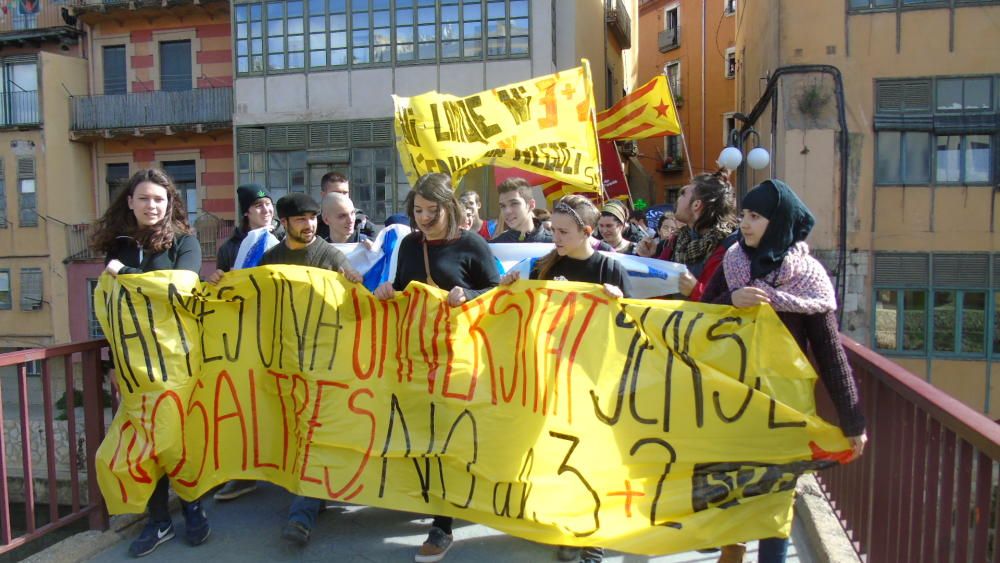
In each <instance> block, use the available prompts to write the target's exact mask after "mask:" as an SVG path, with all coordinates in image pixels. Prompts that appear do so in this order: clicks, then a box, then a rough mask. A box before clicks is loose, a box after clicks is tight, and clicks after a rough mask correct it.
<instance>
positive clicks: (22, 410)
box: [0, 340, 108, 554]
mask: <svg viewBox="0 0 1000 563" xmlns="http://www.w3.org/2000/svg"><path fill="white" fill-rule="evenodd" d="M107 347H108V343H107V341H106V340H91V341H88V342H81V343H76V344H66V345H62V346H53V347H50V348H36V349H31V350H21V351H18V352H9V353H6V354H0V371H6V372H7V373H6V374H5V375H4V376H3V377H2V378H0V382H3V383H7V384H8V385H9V381H10V375H11V374H10V373H9V372H10V371H11V369H13V371H14V378H15V379H16V380H17V394H16V399H17V400H16V403H17V406H18V408H17V411H18V412H17V415H16V416H15V417H11V418H12V419H13V420H14V421H15V424H14V425H12V426H13V428H12V430H16V429H18V427H19V430H20V432H16V431H12V432H11V433H10V435H9V436H8V433H7V431H6V429H7V426H8V425H7V424H4V425H3V428H2V429H0V554H3V553H6V552H9V551H11V550H13V549H15V548H18V547H20V546H22V545H24V544H25V543H27V542H29V541H31V540H33V539H36V538H39V537H41V536H43V535H45V534H48V533H50V532H52V531H54V530H57V529H59V528H62V527H64V526H67V525H69V524H71V523H73V522H76V521H77V520H79V519H81V518H83V517H85V516H86V517H88V518H89V525H90V528H91V529H101V530H103V529H106V528H107V526H108V514H107V511H106V510H105V507H104V500H103V498H102V497H101V492H100V489H98V486H97V479H96V473H95V472H94V457H95V455H96V453H97V447H98V446H99V445H100V443H101V440H102V439H103V438H104V431H105V425H104V407H105V405H103V402H104V401H103V399H102V393H103V382H104V372H103V369H102V361H101V355H102V351H103V350H104V349H107ZM60 360H61V361H60ZM31 362H37V363H40V365H41V370H40V371H41V373H40V380H41V381H40V383H41V389H40V390H39V389H37V386H36V385H33V384H32V383H33V382H31V379H34V378H33V377H32V378H30V379H29V376H28V366H29V363H31ZM58 364H61V366H59V365H58ZM34 365H37V364H34ZM60 367H61V370H62V372H63V374H62V377H63V381H62V383H64V389H65V390H66V393H65V408H66V415H67V416H66V422H65V425H66V428H65V442H66V446H67V459H66V460H64V461H65V463H62V464H61V465H62V466H63V467H65V469H66V472H65V473H67V474H68V475H64V476H63V477H64V478H63V479H60V475H59V471H58V468H57V465H60V464H59V461H58V460H57V450H58V449H59V448H58V447H57V444H56V440H57V432H56V424H57V421H56V419H55V412H54V411H55V409H54V404H55V401H54V400H53V388H54V386H55V385H54V384H55V383H57V380H56V378H57V377H58V375H53V372H54V371H55V372H58V371H59V368H60ZM77 371H79V376H80V377H79V378H78V377H76V376H77ZM77 379H80V380H81V385H82V390H83V425H84V428H83V437H84V443H85V446H84V450H85V451H84V452H80V451H77V450H78V448H79V446H78V433H79V429H78V428H77V424H78V421H77V416H76V410H75V409H76V406H77V405H76V398H75V396H74V395H75V389H76V386H75V385H74V382H75V381H76V380H77ZM3 383H0V385H2V384H3ZM32 387H35V388H36V389H34V391H35V392H29V388H32ZM0 391H7V395H6V396H7V398H8V401H0V421H4V422H6V421H7V420H8V419H7V418H6V417H7V416H9V414H8V413H4V412H3V407H4V403H6V404H11V403H12V402H13V401H10V400H9V399H10V397H11V390H9V389H8V390H4V389H0ZM2 395H3V393H0V396H2ZM39 395H40V396H39ZM39 401H40V403H41V411H42V412H41V414H42V419H41V422H42V425H43V429H44V431H43V432H41V433H42V434H44V444H45V446H44V450H45V476H46V477H47V479H46V481H47V483H48V487H47V495H46V496H47V497H48V498H47V501H48V502H47V504H48V522H47V523H46V524H43V525H41V526H38V525H37V524H36V514H35V509H36V500H37V498H36V491H35V486H34V484H35V480H36V478H38V477H39V472H38V471H36V470H37V469H38V468H36V467H35V462H34V461H33V459H32V452H33V444H32V436H33V434H35V432H34V431H33V429H32V425H31V421H32V419H33V418H35V419H37V416H33V415H37V414H38V413H37V412H32V410H33V409H32V407H33V404H34V409H35V410H36V411H37V408H38V402H39ZM58 424H60V425H61V424H62V423H61V421H59V422H58ZM8 440H20V442H21V443H20V444H19V445H20V447H19V448H17V447H16V445H12V444H8V443H7V442H8ZM9 445H11V446H14V448H13V449H14V450H15V451H16V450H20V453H21V460H20V465H21V469H22V471H23V474H22V477H23V482H24V487H23V504H24V525H23V528H24V529H23V530H15V529H14V526H13V525H12V522H13V521H12V514H11V501H12V495H11V493H12V491H11V488H12V487H11V484H12V480H11V477H12V473H14V472H13V471H12V469H13V468H12V467H10V465H9V464H8V461H9V460H8V454H9V451H8V446H9ZM81 456H84V458H83V459H85V460H86V471H85V475H84V477H85V478H86V482H85V484H84V485H83V486H84V487H85V491H83V492H85V495H86V498H83V494H81V492H82V491H81V471H80V468H79V461H80V458H81ZM15 477H16V476H15ZM66 477H68V484H69V489H70V490H69V492H68V494H61V493H60V481H62V483H63V485H65V483H66V481H67V479H66ZM42 506H44V505H42ZM60 509H62V510H60Z"/></svg>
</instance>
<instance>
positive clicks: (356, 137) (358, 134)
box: [351, 119, 395, 147]
mask: <svg viewBox="0 0 1000 563" xmlns="http://www.w3.org/2000/svg"><path fill="white" fill-rule="evenodd" d="M394 138H395V132H394V130H393V126H392V120H391V119H377V120H376V119H361V120H358V121H352V122H351V146H352V147H361V146H387V145H392V144H393V140H394Z"/></svg>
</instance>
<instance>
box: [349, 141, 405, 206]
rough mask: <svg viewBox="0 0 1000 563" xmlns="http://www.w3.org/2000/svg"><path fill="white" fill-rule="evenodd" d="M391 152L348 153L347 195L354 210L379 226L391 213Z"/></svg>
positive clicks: (367, 150) (362, 150)
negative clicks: (362, 212) (348, 187)
mask: <svg viewBox="0 0 1000 563" xmlns="http://www.w3.org/2000/svg"><path fill="white" fill-rule="evenodd" d="M394 156H395V155H394V153H393V149H391V148H388V147H387V148H374V149H354V150H353V151H351V176H350V179H351V195H352V197H353V199H354V206H355V207H357V208H358V209H361V210H364V212H365V213H366V214H367V215H368V216H370V217H371V218H372V219H373V220H374V221H377V222H382V221H384V220H385V218H386V217H388V216H389V215H392V213H393V211H394V210H395V205H394V197H393V193H392V192H393V182H392V170H393V168H394V167H395V159H394Z"/></svg>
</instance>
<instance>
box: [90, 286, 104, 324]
mask: <svg viewBox="0 0 1000 563" xmlns="http://www.w3.org/2000/svg"><path fill="white" fill-rule="evenodd" d="M95 291H97V280H96V279H89V280H87V296H88V298H87V305H88V307H87V309H88V311H87V313H88V314H87V335H88V336H89V337H91V338H104V331H103V330H101V323H100V322H98V320H97V312H96V311H97V308H96V307H95V306H94V292H95Z"/></svg>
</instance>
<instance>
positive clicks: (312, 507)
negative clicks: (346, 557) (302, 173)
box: [260, 193, 362, 546]
mask: <svg viewBox="0 0 1000 563" xmlns="http://www.w3.org/2000/svg"><path fill="white" fill-rule="evenodd" d="M277 208H278V220H279V221H281V226H282V227H284V228H285V240H283V241H282V242H281V243H279V244H277V245H275V246H274V247H273V248H271V250H268V251H267V253H265V254H264V258H262V259H261V261H260V265H261V266H267V265H278V264H292V265H297V266H311V267H313V268H323V269H327V270H333V271H335V272H340V273H341V274H343V275H344V277H346V278H347V279H348V280H350V281H352V282H356V283H361V281H362V277H361V274H359V273H358V272H357V271H355V270H354V269H353V268H351V265H350V263H349V262H348V261H347V257H346V256H344V253H343V252H341V251H339V250H337V248H336V247H334V246H333V245H332V244H329V243H327V242H326V241H324V240H322V239H320V238H319V237H318V236H316V228H317V219H316V216H317V215H318V214H319V212H320V207H319V205H317V204H316V202H315V201H314V200H313V198H311V197H309V196H308V195H307V194H302V193H291V194H288V195H286V196H285V197H283V198H281V199H279V200H278V205H277ZM325 507H326V501H325V500H324V499H319V498H312V497H305V496H297V497H295V500H294V501H292V506H291V508H290V509H289V511H288V522H286V523H285V527H284V528H283V529H282V531H281V537H283V538H285V539H286V540H288V541H290V542H293V543H296V544H298V545H303V546H304V545H306V544H307V543H309V536H310V535H311V534H312V530H313V528H314V527H315V526H316V518H317V517H318V516H319V513H320V511H321V510H322V509H323V508H325Z"/></svg>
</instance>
